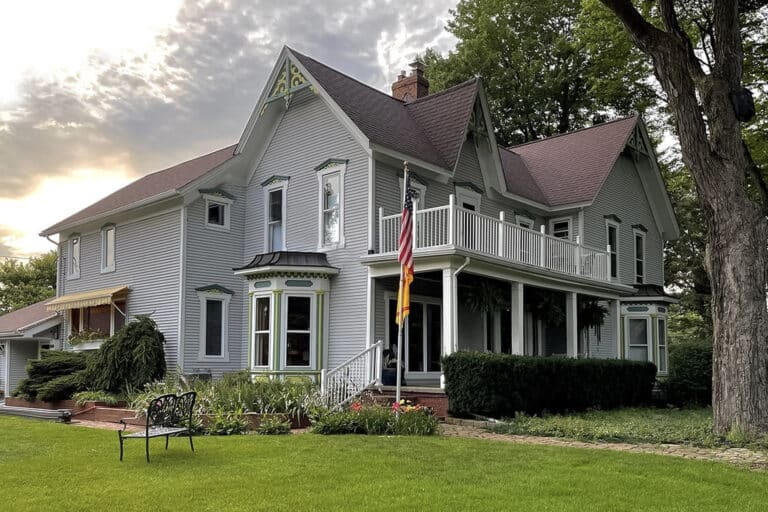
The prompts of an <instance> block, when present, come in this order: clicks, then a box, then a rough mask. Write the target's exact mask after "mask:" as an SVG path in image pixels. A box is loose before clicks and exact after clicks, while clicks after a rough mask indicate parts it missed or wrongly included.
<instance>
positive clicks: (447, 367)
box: [443, 352, 656, 418]
mask: <svg viewBox="0 0 768 512" xmlns="http://www.w3.org/2000/svg"><path fill="white" fill-rule="evenodd" d="M443 371H444V372H445V380H446V387H445V392H446V394H447V395H448V410H449V411H450V412H451V413H452V414H454V415H457V416H466V415H469V414H480V415H483V416H490V417H493V418H502V417H510V416H514V414H515V413H516V412H524V413H526V414H541V413H543V412H545V411H547V412H553V413H554V412H565V411H583V410H586V409H590V408H601V409H612V408H616V407H627V406H634V405H641V404H646V403H649V402H650V401H651V390H652V389H653V385H654V383H655V381H656V366H655V365H654V364H653V363H641V362H635V361H624V360H616V359H570V358H567V359H566V358H554V357H547V358H544V357H529V356H512V355H506V354H488V353H483V352H457V353H455V354H451V355H450V356H447V357H444V358H443Z"/></svg>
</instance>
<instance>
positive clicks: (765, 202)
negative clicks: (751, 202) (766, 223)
mask: <svg viewBox="0 0 768 512" xmlns="http://www.w3.org/2000/svg"><path fill="white" fill-rule="evenodd" d="M742 144H743V147H744V159H745V160H746V161H747V168H748V170H749V175H750V176H751V177H752V181H754V182H755V186H756V187H757V190H758V191H759V192H760V201H761V204H760V209H761V210H762V212H763V215H765V216H766V217H768V185H766V183H765V180H764V179H763V172H762V169H760V167H758V165H757V164H756V163H755V161H754V160H753V159H752V153H751V152H750V151H749V148H748V147H747V143H746V142H742Z"/></svg>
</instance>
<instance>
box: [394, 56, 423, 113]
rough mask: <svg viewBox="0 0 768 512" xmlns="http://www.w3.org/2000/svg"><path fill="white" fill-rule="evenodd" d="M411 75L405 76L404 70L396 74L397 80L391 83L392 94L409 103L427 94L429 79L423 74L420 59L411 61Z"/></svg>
mask: <svg viewBox="0 0 768 512" xmlns="http://www.w3.org/2000/svg"><path fill="white" fill-rule="evenodd" d="M409 66H411V75H410V76H405V70H403V71H400V74H399V75H397V81H395V83H393V84H392V96H393V97H394V98H397V99H398V100H403V101H405V102H406V103H409V102H411V101H413V100H415V99H417V98H423V97H424V96H426V95H428V94H429V80H427V78H426V77H425V76H424V64H423V63H421V62H420V61H418V60H417V61H415V62H411V63H410V64H409Z"/></svg>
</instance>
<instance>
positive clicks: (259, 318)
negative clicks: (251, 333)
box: [256, 297, 269, 331]
mask: <svg viewBox="0 0 768 512" xmlns="http://www.w3.org/2000/svg"><path fill="white" fill-rule="evenodd" d="M256 330H257V331H268V330H269V297H259V298H258V299H256Z"/></svg>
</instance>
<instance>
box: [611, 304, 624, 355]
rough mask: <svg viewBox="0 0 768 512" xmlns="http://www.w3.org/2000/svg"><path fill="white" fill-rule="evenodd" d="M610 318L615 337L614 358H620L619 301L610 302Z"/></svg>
mask: <svg viewBox="0 0 768 512" xmlns="http://www.w3.org/2000/svg"><path fill="white" fill-rule="evenodd" d="M610 307H611V316H612V317H613V321H614V326H613V327H614V329H613V331H614V334H613V335H614V336H616V358H617V359H622V357H621V301H619V299H616V300H612V301H611V306H610Z"/></svg>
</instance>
